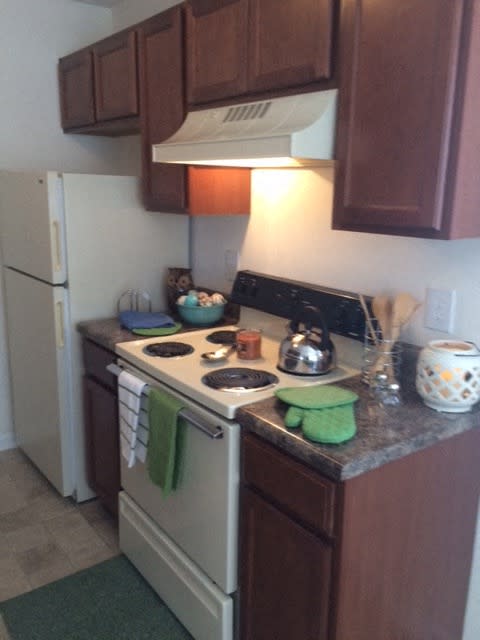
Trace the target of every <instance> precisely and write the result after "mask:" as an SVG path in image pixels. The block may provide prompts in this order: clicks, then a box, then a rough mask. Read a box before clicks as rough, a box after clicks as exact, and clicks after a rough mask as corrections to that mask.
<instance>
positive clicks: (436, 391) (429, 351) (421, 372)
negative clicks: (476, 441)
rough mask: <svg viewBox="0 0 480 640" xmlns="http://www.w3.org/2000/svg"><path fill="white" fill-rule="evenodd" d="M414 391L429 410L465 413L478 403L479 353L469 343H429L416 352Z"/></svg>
mask: <svg viewBox="0 0 480 640" xmlns="http://www.w3.org/2000/svg"><path fill="white" fill-rule="evenodd" d="M416 387H417V391H418V393H419V394H420V395H421V397H422V398H423V401H424V402H425V404H426V405H427V406H428V407H431V408H432V409H436V410H437V411H446V412H451V413H463V412H465V411H469V410H470V409H471V408H472V406H473V405H474V404H475V403H476V402H478V401H479V400H480V351H479V350H478V348H477V347H476V346H475V345H474V344H473V343H472V342H466V341H465V342H463V341H461V340H455V341H453V340H452V341H449V340H432V341H431V342H429V343H428V345H427V346H426V347H425V348H424V349H422V351H421V352H420V355H419V358H418V362H417V378H416Z"/></svg>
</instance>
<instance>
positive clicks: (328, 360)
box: [277, 305, 336, 376]
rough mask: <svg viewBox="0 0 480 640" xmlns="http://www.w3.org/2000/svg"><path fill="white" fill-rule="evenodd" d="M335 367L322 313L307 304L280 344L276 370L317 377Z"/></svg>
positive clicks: (301, 309)
mask: <svg viewBox="0 0 480 640" xmlns="http://www.w3.org/2000/svg"><path fill="white" fill-rule="evenodd" d="M335 366H336V352H335V346H334V344H333V343H332V341H331V340H330V335H329V331H328V327H327V323H326V321H325V318H324V316H323V314H322V313H321V311H320V310H319V309H317V308H316V307H312V306H310V305H306V306H305V307H302V308H300V310H299V312H298V313H297V315H296V316H295V317H294V318H293V320H292V321H291V323H290V324H289V335H288V336H287V337H286V338H284V340H282V342H281V344H280V349H279V357H278V364H277V367H278V368H279V369H280V370H281V371H286V372H287V373H293V374H296V375H304V376H318V375H322V374H324V373H328V372H329V371H331V370H332V369H333V368H334V367H335Z"/></svg>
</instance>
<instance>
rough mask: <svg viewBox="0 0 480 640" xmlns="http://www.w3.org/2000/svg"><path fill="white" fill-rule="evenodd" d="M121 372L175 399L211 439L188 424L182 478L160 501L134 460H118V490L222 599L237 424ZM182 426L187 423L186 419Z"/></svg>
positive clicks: (230, 548)
mask: <svg viewBox="0 0 480 640" xmlns="http://www.w3.org/2000/svg"><path fill="white" fill-rule="evenodd" d="M119 365H120V366H121V367H122V368H123V369H127V370H128V371H130V372H131V373H132V374H133V375H136V376H137V377H139V378H141V379H142V380H144V381H145V382H147V383H148V384H149V385H150V386H152V387H157V388H160V389H164V390H165V391H168V392H169V393H171V394H172V395H174V396H176V397H177V398H179V399H180V400H181V401H182V402H183V404H184V406H185V408H186V409H187V413H189V414H191V416H192V418H197V419H198V422H200V423H201V424H200V426H201V425H202V424H204V425H205V426H206V427H207V429H209V430H210V431H211V432H215V431H218V430H221V432H222V433H223V435H222V437H221V438H213V437H211V435H209V434H208V433H205V432H204V431H201V430H200V429H199V428H198V425H195V424H193V423H190V424H189V426H188V429H187V434H186V438H185V448H184V451H183V455H184V460H183V467H184V471H183V477H182V482H181V485H180V487H179V488H178V489H176V490H175V491H173V492H172V493H170V495H168V496H167V497H164V496H163V494H162V491H161V489H160V488H159V487H158V486H156V485H154V484H153V483H152V482H151V480H150V478H149V475H148V471H147V469H146V466H145V465H144V464H143V463H142V462H140V461H139V460H136V462H135V464H134V466H133V467H131V468H128V466H127V461H126V460H125V459H124V458H123V457H122V456H121V485H122V487H123V489H124V491H125V493H126V494H127V496H129V497H130V498H131V499H132V500H133V501H134V503H136V505H138V507H140V509H141V510H142V511H143V512H144V513H145V514H146V515H147V516H148V517H149V518H150V519H151V520H152V521H153V523H154V524H155V525H157V526H158V527H159V528H160V529H161V531H162V533H163V534H166V536H168V538H169V539H170V540H171V541H172V542H173V543H174V545H176V546H178V547H179V548H180V550H181V551H182V552H183V553H184V554H186V556H188V558H190V559H191V560H193V562H194V563H195V564H196V565H197V566H198V568H199V569H200V570H201V571H202V572H204V573H205V574H206V575H207V576H208V577H209V579H210V580H211V581H213V582H214V583H216V584H217V585H218V586H219V587H220V589H221V590H222V591H223V592H224V593H225V594H230V593H233V592H234V591H235V590H236V587H237V531H238V487H239V438H240V428H239V425H238V424H237V423H234V422H232V421H230V420H226V419H225V418H222V417H221V416H218V415H217V414H214V413H212V412H210V411H208V410H206V409H205V408H204V407H201V406H200V405H198V404H196V403H195V402H193V401H191V400H189V399H188V398H185V397H184V396H183V395H180V394H178V393H177V392H176V391H175V390H173V389H171V388H170V387H167V386H166V385H163V384H161V383H160V382H158V381H156V380H154V379H153V378H152V377H150V376H149V375H147V374H145V373H144V372H142V371H140V370H138V369H137V368H135V367H133V366H131V365H130V364H129V363H127V362H125V361H121V360H120V361H119ZM187 422H188V419H187Z"/></svg>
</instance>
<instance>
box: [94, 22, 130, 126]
mask: <svg viewBox="0 0 480 640" xmlns="http://www.w3.org/2000/svg"><path fill="white" fill-rule="evenodd" d="M93 59H94V67H95V96H96V117H97V120H100V121H101V120H111V119H113V118H123V117H128V116H136V115H138V89H137V87H138V72H137V48H136V31H134V30H131V31H128V32H124V33H119V34H117V35H115V36H112V37H111V38H107V39H106V40H102V41H101V42H99V43H98V44H96V45H95V46H94V47H93Z"/></svg>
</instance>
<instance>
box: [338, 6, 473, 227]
mask: <svg viewBox="0 0 480 640" xmlns="http://www.w3.org/2000/svg"><path fill="white" fill-rule="evenodd" d="M339 67H340V68H339V84H340V93H339V114H338V128H337V144H336V158H337V171H336V176H335V195H334V213H333V227H334V228H335V229H348V230H354V231H367V232H373V233H388V234H397V235H406V236H420V237H430V238H458V237H469V236H479V235H480V216H478V203H479V202H480V185H479V181H478V173H479V171H480V153H479V149H480V132H479V127H478V126H477V123H476V119H477V107H478V100H479V98H480V90H479V88H478V87H479V83H478V77H479V76H480V7H479V4H478V3H476V2H472V1H471V0H458V1H456V2H451V1H450V0H427V1H426V0H408V2H396V1H395V0H383V1H382V2H370V3H366V2H362V1H360V0H342V2H341V17H340V47H339Z"/></svg>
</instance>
